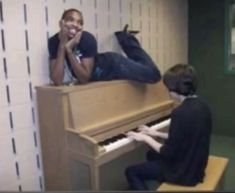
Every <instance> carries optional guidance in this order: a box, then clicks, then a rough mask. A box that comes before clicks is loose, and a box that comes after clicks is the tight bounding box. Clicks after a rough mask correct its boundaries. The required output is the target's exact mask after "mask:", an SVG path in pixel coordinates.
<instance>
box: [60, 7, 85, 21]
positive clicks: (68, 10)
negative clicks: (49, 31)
mask: <svg viewBox="0 0 235 193" xmlns="http://www.w3.org/2000/svg"><path fill="white" fill-rule="evenodd" d="M72 11H75V12H77V13H78V14H79V15H81V17H83V16H82V12H81V11H79V10H77V9H74V8H71V9H67V10H65V11H64V13H63V14H62V16H61V19H64V18H65V17H66V15H67V13H69V12H72Z"/></svg>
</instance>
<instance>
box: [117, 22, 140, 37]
mask: <svg viewBox="0 0 235 193" xmlns="http://www.w3.org/2000/svg"><path fill="white" fill-rule="evenodd" d="M128 27H129V25H128V24H126V25H125V26H124V28H123V30H122V31H117V32H115V34H119V33H123V32H124V33H129V34H132V35H136V34H138V33H139V32H140V31H138V30H128Z"/></svg>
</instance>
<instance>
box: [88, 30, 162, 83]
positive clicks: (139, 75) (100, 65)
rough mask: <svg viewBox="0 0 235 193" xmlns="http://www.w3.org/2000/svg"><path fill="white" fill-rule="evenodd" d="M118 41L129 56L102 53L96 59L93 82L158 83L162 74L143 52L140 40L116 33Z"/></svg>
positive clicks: (126, 34) (123, 33) (124, 33)
mask: <svg viewBox="0 0 235 193" xmlns="http://www.w3.org/2000/svg"><path fill="white" fill-rule="evenodd" d="M115 35H116V37H117V40H118V42H119V44H120V46H121V47H122V49H123V51H124V52H125V54H126V55H127V57H124V56H123V55H121V54H118V53H115V52H105V53H100V54H98V56H97V57H96V71H97V69H99V70H98V71H100V73H93V76H92V80H93V81H103V80H121V79H124V80H133V81H139V82H142V83H156V82H158V81H159V80H160V79H161V74H160V71H159V69H158V68H157V66H156V65H155V64H154V62H153V61H152V59H151V57H150V56H149V55H148V54H147V53H146V52H145V51H144V50H143V48H142V47H141V46H140V44H139V42H138V40H137V39H136V38H135V37H134V36H133V35H131V34H129V33H126V32H116V33H115Z"/></svg>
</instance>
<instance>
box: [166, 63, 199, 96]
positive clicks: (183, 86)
mask: <svg viewBox="0 0 235 193" xmlns="http://www.w3.org/2000/svg"><path fill="white" fill-rule="evenodd" d="M163 82H164V84H165V85H166V87H167V88H168V90H169V91H173V92H176V93H177V94H180V95H184V96H188V95H193V94H194V93H195V92H196V89H197V74H196V71H195V70H194V68H193V67H192V66H190V65H188V64H176V65H175V66H173V67H171V68H169V70H167V71H166V73H165V74H164V75H163Z"/></svg>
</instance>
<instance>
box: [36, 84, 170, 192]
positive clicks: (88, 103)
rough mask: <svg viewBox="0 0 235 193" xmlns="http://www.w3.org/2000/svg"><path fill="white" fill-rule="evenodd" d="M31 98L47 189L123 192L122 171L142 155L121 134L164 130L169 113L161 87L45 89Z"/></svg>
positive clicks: (139, 146)
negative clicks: (34, 99)
mask: <svg viewBox="0 0 235 193" xmlns="http://www.w3.org/2000/svg"><path fill="white" fill-rule="evenodd" d="M36 94H37V95H36V96H37V105H38V120H39V128H40V137H41V151H42V161H43V168H44V177H45V186H46V187H45V189H46V190H106V189H108V190H110V189H111V190H117V189H123V188H124V189H125V187H124V185H123V183H126V180H125V175H124V170H125V167H126V166H127V165H128V164H132V163H138V162H139V161H141V160H140V158H139V157H138V156H140V154H141V153H145V151H146V150H147V147H145V146H146V145H144V144H142V143H140V142H136V141H133V140H130V139H128V138H127V137H126V136H125V133H126V132H128V131H131V130H135V129H136V128H138V126H139V125H142V124H148V125H149V126H151V125H156V123H157V125H158V123H159V125H161V126H160V127H161V129H166V128H167V127H168V125H169V115H170V113H171V111H172V109H173V108H174V103H173V101H172V100H170V98H169V95H168V92H167V89H166V88H165V86H164V84H163V83H162V82H159V83H157V84H141V83H136V82H132V81H125V80H115V81H107V82H94V83H89V84H87V85H78V86H59V87H56V86H49V85H47V86H39V87H36ZM117 160H118V161H117ZM133 160H134V161H133ZM115 164H116V165H115ZM118 173H119V174H118ZM116 174H117V175H116ZM103 178H106V179H103ZM119 183H120V184H119Z"/></svg>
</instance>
